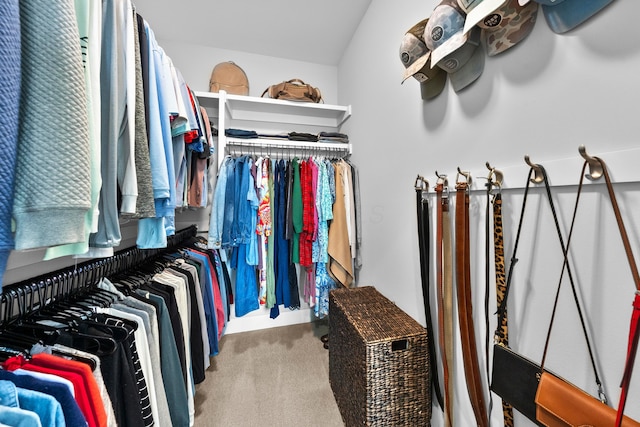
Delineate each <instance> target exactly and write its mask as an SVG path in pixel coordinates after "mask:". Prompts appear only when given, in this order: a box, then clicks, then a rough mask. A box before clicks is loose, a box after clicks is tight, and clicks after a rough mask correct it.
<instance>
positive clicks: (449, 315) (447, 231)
mask: <svg viewBox="0 0 640 427" xmlns="http://www.w3.org/2000/svg"><path fill="white" fill-rule="evenodd" d="M435 190H436V195H437V198H436V202H437V214H436V215H437V228H436V247H437V251H436V278H437V296H438V340H439V344H440V354H441V357H442V372H443V376H444V378H443V382H444V405H445V406H444V425H445V427H452V426H453V387H452V381H453V372H449V368H451V369H452V370H453V364H454V359H455V355H454V353H453V273H452V268H451V260H452V258H453V255H452V252H451V220H450V218H449V188H448V186H447V181H446V179H442V180H439V181H438V184H437V185H436V188H435Z"/></svg>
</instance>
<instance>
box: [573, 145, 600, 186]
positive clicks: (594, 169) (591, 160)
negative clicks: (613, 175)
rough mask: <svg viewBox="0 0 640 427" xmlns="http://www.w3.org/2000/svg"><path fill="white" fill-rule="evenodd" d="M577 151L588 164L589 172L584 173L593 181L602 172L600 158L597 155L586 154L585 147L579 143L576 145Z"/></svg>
mask: <svg viewBox="0 0 640 427" xmlns="http://www.w3.org/2000/svg"><path fill="white" fill-rule="evenodd" d="M578 152H579V153H580V155H581V156H582V158H583V159H585V160H586V161H587V163H588V164H589V173H588V174H586V175H585V176H586V177H587V179H590V180H592V181H594V180H596V179H598V178H600V177H601V176H602V175H603V173H604V172H603V168H602V163H600V160H599V159H598V158H597V157H591V156H590V155H588V154H587V149H586V148H585V146H584V145H583V144H580V146H579V147H578Z"/></svg>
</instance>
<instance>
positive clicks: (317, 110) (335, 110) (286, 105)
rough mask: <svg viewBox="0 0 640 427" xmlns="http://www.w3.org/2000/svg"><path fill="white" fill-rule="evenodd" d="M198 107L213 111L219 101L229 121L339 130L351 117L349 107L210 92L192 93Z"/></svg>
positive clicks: (217, 109) (216, 109)
mask: <svg viewBox="0 0 640 427" xmlns="http://www.w3.org/2000/svg"><path fill="white" fill-rule="evenodd" d="M195 95H196V97H198V100H199V102H200V105H202V106H203V107H205V108H207V110H210V109H211V110H214V111H217V115H218V116H219V114H220V112H219V108H220V107H219V105H220V103H219V100H220V98H224V105H225V110H226V113H227V114H228V118H229V119H230V120H245V121H254V122H269V123H287V124H297V125H308V126H321V127H329V128H335V129H337V128H339V127H340V126H342V124H343V123H344V122H345V121H346V120H347V119H348V118H349V117H350V116H351V106H350V105H349V106H341V105H330V104H316V103H312V102H294V101H282V100H278V99H271V98H259V97H255V96H242V95H229V94H224V93H223V92H220V93H211V92H195Z"/></svg>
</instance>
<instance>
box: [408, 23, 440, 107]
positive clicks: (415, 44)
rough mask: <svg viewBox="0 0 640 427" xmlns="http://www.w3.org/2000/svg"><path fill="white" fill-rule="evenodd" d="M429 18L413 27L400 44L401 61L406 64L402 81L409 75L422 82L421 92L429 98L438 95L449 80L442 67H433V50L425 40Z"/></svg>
mask: <svg viewBox="0 0 640 427" xmlns="http://www.w3.org/2000/svg"><path fill="white" fill-rule="evenodd" d="M428 21H429V18H427V19H423V20H422V21H420V22H418V23H417V24H416V25H414V26H413V27H411V28H410V29H409V30H408V31H407V32H406V33H405V35H404V37H403V38H402V43H401V44H400V61H401V62H402V64H403V65H404V66H405V71H404V74H403V77H402V83H404V81H405V80H406V79H408V78H409V77H413V78H415V79H416V80H418V81H419V82H420V94H421V97H422V99H424V100H427V99H431V98H435V97H436V96H438V95H439V94H440V93H441V92H442V90H443V89H444V86H445V84H446V81H447V73H445V72H444V71H443V70H442V69H440V68H437V67H436V68H431V61H430V60H429V59H430V56H431V52H430V51H429V49H428V48H427V45H426V44H425V42H424V39H423V34H424V29H425V27H426V25H427V22H428Z"/></svg>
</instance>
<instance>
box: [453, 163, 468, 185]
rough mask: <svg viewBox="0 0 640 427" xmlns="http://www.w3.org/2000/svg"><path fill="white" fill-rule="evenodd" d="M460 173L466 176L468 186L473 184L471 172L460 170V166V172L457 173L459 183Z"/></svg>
mask: <svg viewBox="0 0 640 427" xmlns="http://www.w3.org/2000/svg"><path fill="white" fill-rule="evenodd" d="M460 175H462V176H464V177H465V181H466V183H467V185H468V186H471V172H468V171H462V170H460V166H458V173H457V174H456V184H458V183H459V181H458V180H459V179H460Z"/></svg>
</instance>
